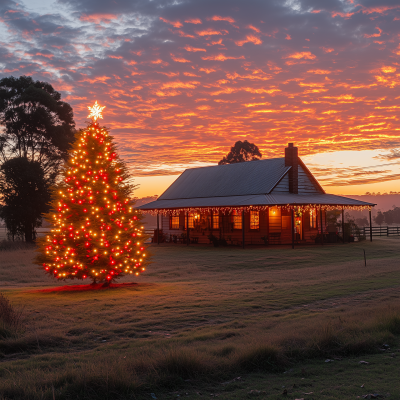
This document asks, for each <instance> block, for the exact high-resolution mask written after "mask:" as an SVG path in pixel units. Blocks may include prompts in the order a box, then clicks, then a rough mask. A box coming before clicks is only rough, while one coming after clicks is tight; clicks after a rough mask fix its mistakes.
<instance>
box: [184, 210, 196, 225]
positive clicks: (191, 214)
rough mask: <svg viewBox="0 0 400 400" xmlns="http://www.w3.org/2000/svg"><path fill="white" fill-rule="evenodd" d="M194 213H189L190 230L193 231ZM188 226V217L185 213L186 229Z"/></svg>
mask: <svg viewBox="0 0 400 400" xmlns="http://www.w3.org/2000/svg"><path fill="white" fill-rule="evenodd" d="M194 215H195V214H194V213H189V229H193V228H194ZM186 226H187V216H186V213H185V229H186Z"/></svg>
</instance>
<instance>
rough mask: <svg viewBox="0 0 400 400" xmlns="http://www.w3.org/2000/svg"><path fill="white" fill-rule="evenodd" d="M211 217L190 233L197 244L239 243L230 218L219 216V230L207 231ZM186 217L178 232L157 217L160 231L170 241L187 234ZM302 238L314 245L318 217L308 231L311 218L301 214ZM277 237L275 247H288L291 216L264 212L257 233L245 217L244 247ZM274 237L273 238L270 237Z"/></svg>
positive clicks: (166, 218)
mask: <svg viewBox="0 0 400 400" xmlns="http://www.w3.org/2000/svg"><path fill="white" fill-rule="evenodd" d="M209 217H210V216H209V215H208V214H206V215H204V218H203V223H202V224H199V225H198V226H196V227H195V228H194V229H190V232H189V233H190V237H192V238H193V237H198V241H199V243H209V239H208V237H207V236H208V235H210V234H211V233H212V234H213V235H214V236H216V237H218V238H221V237H222V238H225V239H226V240H227V242H228V243H229V244H237V245H238V244H241V243H242V230H241V229H233V226H232V222H231V218H230V215H228V214H226V215H223V214H220V229H218V230H213V229H210V225H211V224H210V218H209ZM322 217H323V218H322V219H323V231H324V232H326V228H327V225H326V214H325V211H322ZM184 218H185V214H184V213H183V212H182V213H181V214H180V221H179V229H170V223H169V216H161V217H160V229H162V230H163V233H164V234H165V235H166V237H167V240H169V238H170V236H171V235H177V236H180V235H181V234H182V233H186V230H185V229H184V226H185V219H184ZM302 226H303V235H302V238H301V242H308V243H311V242H314V241H315V237H316V235H317V234H318V232H320V214H319V212H318V216H317V228H310V215H309V212H304V213H303V216H302ZM279 232H280V237H279V238H277V235H275V236H274V238H273V239H272V240H270V242H271V243H275V244H278V243H279V244H290V243H291V242H292V231H291V212H290V210H285V209H282V208H279V207H270V208H269V210H267V211H261V212H260V228H259V229H258V230H252V229H250V216H249V213H246V214H245V243H246V244H264V240H263V239H261V238H262V237H264V236H266V237H269V238H271V235H269V234H270V233H272V234H273V233H275V234H277V233H279ZM272 236H273V235H272Z"/></svg>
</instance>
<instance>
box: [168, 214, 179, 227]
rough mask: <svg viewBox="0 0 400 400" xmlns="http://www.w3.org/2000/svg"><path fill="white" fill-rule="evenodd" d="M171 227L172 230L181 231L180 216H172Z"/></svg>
mask: <svg viewBox="0 0 400 400" xmlns="http://www.w3.org/2000/svg"><path fill="white" fill-rule="evenodd" d="M170 225H171V229H179V215H171V219H170Z"/></svg>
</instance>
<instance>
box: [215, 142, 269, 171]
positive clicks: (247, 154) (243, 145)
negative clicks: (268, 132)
mask: <svg viewBox="0 0 400 400" xmlns="http://www.w3.org/2000/svg"><path fill="white" fill-rule="evenodd" d="M261 157H262V154H261V153H260V150H259V149H258V147H257V146H256V145H255V144H254V143H250V142H248V141H247V140H245V141H243V142H242V141H241V140H238V141H237V142H236V143H235V145H234V146H233V147H231V151H230V152H229V153H228V154H227V156H226V157H224V158H223V159H222V160H221V161H220V162H219V163H218V165H224V164H234V163H239V162H244V161H254V160H259V159H260V158H261Z"/></svg>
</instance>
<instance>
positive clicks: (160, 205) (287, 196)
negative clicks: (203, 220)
mask: <svg viewBox="0 0 400 400" xmlns="http://www.w3.org/2000/svg"><path fill="white" fill-rule="evenodd" d="M286 204H294V205H296V204H298V205H307V204H318V205H338V206H374V205H375V204H373V203H367V202H365V201H360V200H355V199H351V198H349V197H343V196H336V195H334V194H324V193H321V194H312V195H311V194H308V195H307V194H294V193H277V194H273V195H272V194H266V195H265V194H262V195H247V196H223V197H203V198H192V199H173V200H161V199H160V200H156V201H152V202H151V203H148V204H144V205H142V206H140V207H138V209H141V210H157V209H169V208H197V207H199V208H200V207H242V206H275V205H286Z"/></svg>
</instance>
